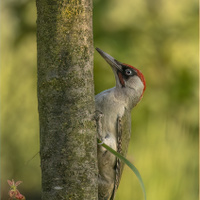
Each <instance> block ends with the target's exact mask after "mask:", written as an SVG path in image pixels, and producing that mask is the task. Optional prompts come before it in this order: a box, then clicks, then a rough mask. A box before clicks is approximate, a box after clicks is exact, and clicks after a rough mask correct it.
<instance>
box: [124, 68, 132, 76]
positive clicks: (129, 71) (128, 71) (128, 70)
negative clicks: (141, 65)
mask: <svg viewBox="0 0 200 200" xmlns="http://www.w3.org/2000/svg"><path fill="white" fill-rule="evenodd" d="M125 74H126V75H127V76H131V75H132V74H133V72H132V70H131V69H125Z"/></svg>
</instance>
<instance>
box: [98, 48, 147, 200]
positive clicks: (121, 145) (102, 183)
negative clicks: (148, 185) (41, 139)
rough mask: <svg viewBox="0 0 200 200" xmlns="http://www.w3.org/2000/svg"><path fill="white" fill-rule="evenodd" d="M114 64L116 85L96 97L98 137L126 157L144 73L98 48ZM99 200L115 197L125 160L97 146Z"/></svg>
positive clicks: (142, 89) (143, 87) (142, 86)
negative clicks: (132, 119)
mask: <svg viewBox="0 0 200 200" xmlns="http://www.w3.org/2000/svg"><path fill="white" fill-rule="evenodd" d="M96 50H97V51H98V52H99V54H100V55H101V56H102V57H103V58H104V59H105V60H106V61H107V63H108V64H109V65H110V66H111V68H112V70H113V72H114V75H115V79H116V86H115V87H114V88H111V89H108V90H105V91H103V92H101V93H99V94H97V95H96V97H95V104H96V113H97V115H96V116H97V117H96V120H97V134H98V136H97V137H98V138H99V139H100V140H101V141H102V142H103V143H105V144H106V145H108V146H110V147H111V148H112V149H114V150H115V151H117V152H119V153H120V154H122V155H123V156H126V153H127V150H128V145H129V141H130V136H131V110H132V108H133V107H134V106H136V105H137V103H138V102H139V101H140V100H141V98H142V96H143V93H144V91H145V88H146V84H145V79H144V76H143V74H142V73H141V72H140V71H139V70H138V69H136V68H135V67H133V66H131V65H128V64H124V63H121V62H119V61H117V60H115V59H114V58H113V57H112V56H110V55H109V54H107V53H105V52H104V51H102V50H101V49H99V48H96ZM97 148H98V149H97V153H98V170H99V174H98V199H99V200H113V199H114V198H115V193H116V190H117V188H118V186H119V182H120V178H121V175H122V171H123V163H122V162H121V161H120V160H119V159H117V158H116V157H115V156H114V155H113V154H111V153H110V152H108V151H107V150H106V149H105V148H104V147H102V146H101V145H98V147H97Z"/></svg>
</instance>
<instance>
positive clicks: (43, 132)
mask: <svg viewBox="0 0 200 200" xmlns="http://www.w3.org/2000/svg"><path fill="white" fill-rule="evenodd" d="M36 5H37V51H38V54H37V56H38V57H37V59H38V104H39V105H38V107H39V120H40V156H41V170H42V199H43V200H47V199H48V200H51V199H55V200H60V199H72V200H78V199H81V200H83V199H86V200H92V199H97V198H98V192H97V190H98V185H97V183H98V181H97V152H96V149H97V147H96V127H95V119H94V113H95V104H94V85H93V30H92V0H36Z"/></svg>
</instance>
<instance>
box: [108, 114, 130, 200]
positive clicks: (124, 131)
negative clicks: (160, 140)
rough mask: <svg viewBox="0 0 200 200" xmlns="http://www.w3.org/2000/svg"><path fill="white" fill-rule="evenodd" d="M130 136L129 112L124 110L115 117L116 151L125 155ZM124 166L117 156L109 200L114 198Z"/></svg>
mask: <svg viewBox="0 0 200 200" xmlns="http://www.w3.org/2000/svg"><path fill="white" fill-rule="evenodd" d="M130 138H131V113H130V111H128V110H125V112H124V115H123V116H122V117H118V119H117V152H118V153H120V154H121V155H123V156H124V157H126V154H127V151H128V145H129V141H130ZM123 168H124V162H122V161H121V160H120V159H118V158H117V162H116V176H115V186H114V189H113V194H112V196H111V199H110V200H114V198H115V193H116V190H117V188H118V186H119V183H120V179H121V175H122V172H123Z"/></svg>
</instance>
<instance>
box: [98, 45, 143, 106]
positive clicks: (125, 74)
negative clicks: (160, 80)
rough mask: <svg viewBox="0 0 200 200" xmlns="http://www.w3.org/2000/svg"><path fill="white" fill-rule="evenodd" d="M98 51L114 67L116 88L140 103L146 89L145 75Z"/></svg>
mask: <svg viewBox="0 0 200 200" xmlns="http://www.w3.org/2000/svg"><path fill="white" fill-rule="evenodd" d="M96 50H97V51H98V52H99V54H100V55H101V56H102V57H103V58H104V59H105V60H106V61H107V63H108V64H109V65H110V66H111V67H112V70H113V72H114V74H115V79H116V87H117V88H121V90H122V91H123V92H125V93H127V94H128V96H133V98H134V99H135V103H137V102H139V101H140V99H141V98H142V96H143V93H144V91H145V89H146V83H145V79H144V76H143V74H142V73H141V72H140V71H139V70H138V69H136V68H135V67H133V66H131V65H128V64H124V63H121V62H119V61H117V60H116V59H114V58H113V57H112V56H110V55H109V54H107V53H105V52H104V51H102V50H101V49H99V48H96ZM133 90H134V91H133Z"/></svg>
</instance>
